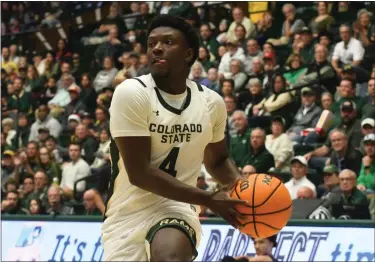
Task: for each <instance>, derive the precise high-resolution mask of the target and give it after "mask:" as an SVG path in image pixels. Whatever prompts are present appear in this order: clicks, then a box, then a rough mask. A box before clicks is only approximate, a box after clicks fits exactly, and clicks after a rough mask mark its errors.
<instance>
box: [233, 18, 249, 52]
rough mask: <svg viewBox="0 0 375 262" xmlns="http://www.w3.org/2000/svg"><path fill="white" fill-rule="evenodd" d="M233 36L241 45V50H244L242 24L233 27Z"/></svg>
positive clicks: (244, 33) (243, 29)
mask: <svg viewBox="0 0 375 262" xmlns="http://www.w3.org/2000/svg"><path fill="white" fill-rule="evenodd" d="M234 36H235V37H236V40H237V41H238V45H239V46H240V47H242V49H243V50H246V49H247V48H246V40H247V38H245V36H246V28H245V27H244V26H243V25H242V24H239V25H237V26H236V28H235V29H234Z"/></svg>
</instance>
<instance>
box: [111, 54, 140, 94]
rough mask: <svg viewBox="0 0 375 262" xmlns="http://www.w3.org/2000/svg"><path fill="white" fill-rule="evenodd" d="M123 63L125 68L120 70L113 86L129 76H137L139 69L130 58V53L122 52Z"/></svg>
mask: <svg viewBox="0 0 375 262" xmlns="http://www.w3.org/2000/svg"><path fill="white" fill-rule="evenodd" d="M121 63H122V64H123V65H124V66H123V68H122V69H121V70H120V71H118V73H117V74H116V76H115V78H114V79H113V86H114V87H116V86H118V85H119V84H121V83H122V82H123V81H125V80H126V79H129V78H133V77H136V76H137V71H136V70H135V68H134V66H133V64H132V61H131V59H130V53H129V52H125V53H123V54H122V57H121Z"/></svg>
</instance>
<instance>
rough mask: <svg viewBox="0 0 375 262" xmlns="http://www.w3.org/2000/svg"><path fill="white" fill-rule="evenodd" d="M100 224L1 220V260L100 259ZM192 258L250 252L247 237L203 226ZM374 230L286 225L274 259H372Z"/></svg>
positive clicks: (223, 227)
mask: <svg viewBox="0 0 375 262" xmlns="http://www.w3.org/2000/svg"><path fill="white" fill-rule="evenodd" d="M100 226H101V223H100V222H60V221H59V222H53V221H45V222H28V221H2V222H1V227H2V235H1V241H2V243H1V249H2V257H1V258H2V261H51V262H52V261H102V259H103V248H102V245H101V240H100ZM202 227H203V235H202V237H201V243H200V246H199V249H198V253H199V255H198V257H197V259H196V261H220V260H221V258H223V257H224V256H226V255H230V256H239V255H244V254H247V255H249V256H253V255H254V253H255V250H254V247H253V243H252V241H251V238H249V237H248V236H246V235H243V234H240V233H239V231H238V230H235V229H233V228H232V227H230V226H228V225H223V224H222V225H220V224H218V225H206V224H203V225H202ZM374 236H375V229H374V228H355V227H315V226H306V227H305V226H287V227H285V228H283V230H282V231H281V232H280V233H279V235H278V238H277V242H278V246H277V247H276V248H274V250H273V252H274V257H275V258H277V259H278V260H279V261H375V251H374V247H375V242H374Z"/></svg>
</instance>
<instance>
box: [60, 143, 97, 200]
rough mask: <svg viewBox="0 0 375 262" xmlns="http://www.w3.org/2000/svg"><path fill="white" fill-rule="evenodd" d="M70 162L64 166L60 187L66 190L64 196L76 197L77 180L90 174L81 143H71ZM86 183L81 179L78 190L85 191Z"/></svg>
mask: <svg viewBox="0 0 375 262" xmlns="http://www.w3.org/2000/svg"><path fill="white" fill-rule="evenodd" d="M69 158H70V162H69V163H68V164H66V165H65V166H63V170H62V179H61V184H60V187H61V188H62V190H63V191H64V196H65V197H67V198H69V199H72V198H73V197H74V195H73V193H74V192H73V190H74V185H75V183H76V181H77V180H79V179H81V178H83V177H86V176H89V175H90V167H89V165H88V164H87V162H86V161H85V160H83V159H82V157H81V146H80V145H79V144H73V143H72V144H70V145H69ZM85 187H86V183H85V181H81V182H79V183H78V184H77V191H78V192H83V191H84V190H85Z"/></svg>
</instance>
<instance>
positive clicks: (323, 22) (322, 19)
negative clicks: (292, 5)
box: [310, 2, 335, 37]
mask: <svg viewBox="0 0 375 262" xmlns="http://www.w3.org/2000/svg"><path fill="white" fill-rule="evenodd" d="M316 5H317V10H318V16H317V17H315V18H314V19H313V20H312V21H311V22H310V28H311V30H312V33H313V36H314V37H318V35H319V33H320V32H323V31H328V32H329V31H331V26H332V25H333V24H334V23H335V19H334V18H333V17H332V16H331V15H330V14H329V11H328V2H318V3H317V4H316Z"/></svg>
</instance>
